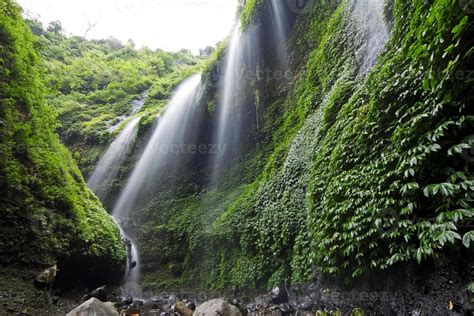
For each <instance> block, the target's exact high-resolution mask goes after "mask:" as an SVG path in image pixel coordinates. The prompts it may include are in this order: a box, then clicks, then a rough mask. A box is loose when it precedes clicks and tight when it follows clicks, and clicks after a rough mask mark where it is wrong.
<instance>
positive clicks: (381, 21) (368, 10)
mask: <svg viewBox="0 0 474 316" xmlns="http://www.w3.org/2000/svg"><path fill="white" fill-rule="evenodd" d="M383 10H384V0H357V1H356V2H355V4H354V15H355V18H356V21H357V23H358V25H359V27H360V29H361V31H362V32H363V33H364V41H363V44H362V47H361V48H360V49H359V51H358V53H357V54H358V55H359V59H360V60H361V66H360V68H359V75H365V74H367V72H369V70H370V68H372V66H373V65H374V64H375V61H376V59H377V57H378V56H379V54H380V52H381V51H382V49H383V47H384V46H385V44H386V43H387V41H388V28H387V24H386V23H385V18H384V13H383Z"/></svg>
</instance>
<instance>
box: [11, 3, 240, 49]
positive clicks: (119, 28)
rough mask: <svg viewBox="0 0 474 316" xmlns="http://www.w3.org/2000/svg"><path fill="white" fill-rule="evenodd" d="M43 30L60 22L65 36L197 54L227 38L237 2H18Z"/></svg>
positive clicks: (233, 19) (233, 20)
mask: <svg viewBox="0 0 474 316" xmlns="http://www.w3.org/2000/svg"><path fill="white" fill-rule="evenodd" d="M17 2H18V3H19V4H20V5H21V6H22V7H23V9H25V11H26V14H27V15H28V16H33V17H38V18H39V20H40V21H41V22H43V24H45V25H47V23H49V22H51V21H56V20H58V21H60V22H61V24H62V26H63V28H64V29H65V30H66V34H73V35H76V36H84V35H85V33H86V30H87V29H88V27H89V23H90V24H92V25H94V24H95V26H94V27H93V28H92V29H91V30H90V32H89V33H88V35H87V39H105V38H108V37H110V36H112V37H115V38H117V39H119V40H121V41H122V42H124V43H125V42H126V41H127V40H129V39H132V40H133V42H134V43H135V45H136V47H137V48H141V47H142V46H148V47H149V48H151V49H157V48H161V49H164V50H167V51H177V50H180V49H182V48H186V49H190V50H192V51H193V52H194V53H198V52H199V49H200V48H205V47H206V46H207V45H210V46H214V45H215V44H216V43H217V42H219V41H220V40H222V39H224V38H225V37H226V36H227V35H229V33H230V31H231V28H232V25H233V24H234V22H235V11H236V8H237V0H17Z"/></svg>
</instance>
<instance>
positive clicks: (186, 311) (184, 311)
mask: <svg viewBox="0 0 474 316" xmlns="http://www.w3.org/2000/svg"><path fill="white" fill-rule="evenodd" d="M175 310H176V312H178V313H179V314H180V315H181V316H192V315H193V310H192V309H190V308H189V307H188V306H187V305H186V303H184V302H181V301H178V302H176V305H175Z"/></svg>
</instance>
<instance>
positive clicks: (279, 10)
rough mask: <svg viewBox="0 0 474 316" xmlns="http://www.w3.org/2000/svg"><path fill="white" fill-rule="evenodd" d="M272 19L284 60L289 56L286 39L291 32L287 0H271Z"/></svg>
mask: <svg viewBox="0 0 474 316" xmlns="http://www.w3.org/2000/svg"><path fill="white" fill-rule="evenodd" d="M270 4H271V13H272V21H273V24H274V33H275V42H276V47H277V50H278V51H279V52H278V53H279V55H280V56H281V59H282V61H283V62H286V58H287V57H288V53H287V49H286V39H287V36H288V32H289V25H288V19H287V15H286V11H285V9H286V6H287V5H288V4H287V2H286V1H281V0H270Z"/></svg>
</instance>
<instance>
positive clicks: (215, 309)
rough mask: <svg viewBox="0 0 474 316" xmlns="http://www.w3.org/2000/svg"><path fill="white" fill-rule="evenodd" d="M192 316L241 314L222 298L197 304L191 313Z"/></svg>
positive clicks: (237, 315)
mask: <svg viewBox="0 0 474 316" xmlns="http://www.w3.org/2000/svg"><path fill="white" fill-rule="evenodd" d="M193 315H194V316H217V315H225V316H242V313H241V312H240V310H239V309H238V308H237V307H235V306H234V305H231V304H230V303H229V302H227V301H226V300H224V299H214V300H210V301H207V302H205V303H203V304H201V305H199V306H198V307H197V308H196V310H195V311H194V313H193Z"/></svg>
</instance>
